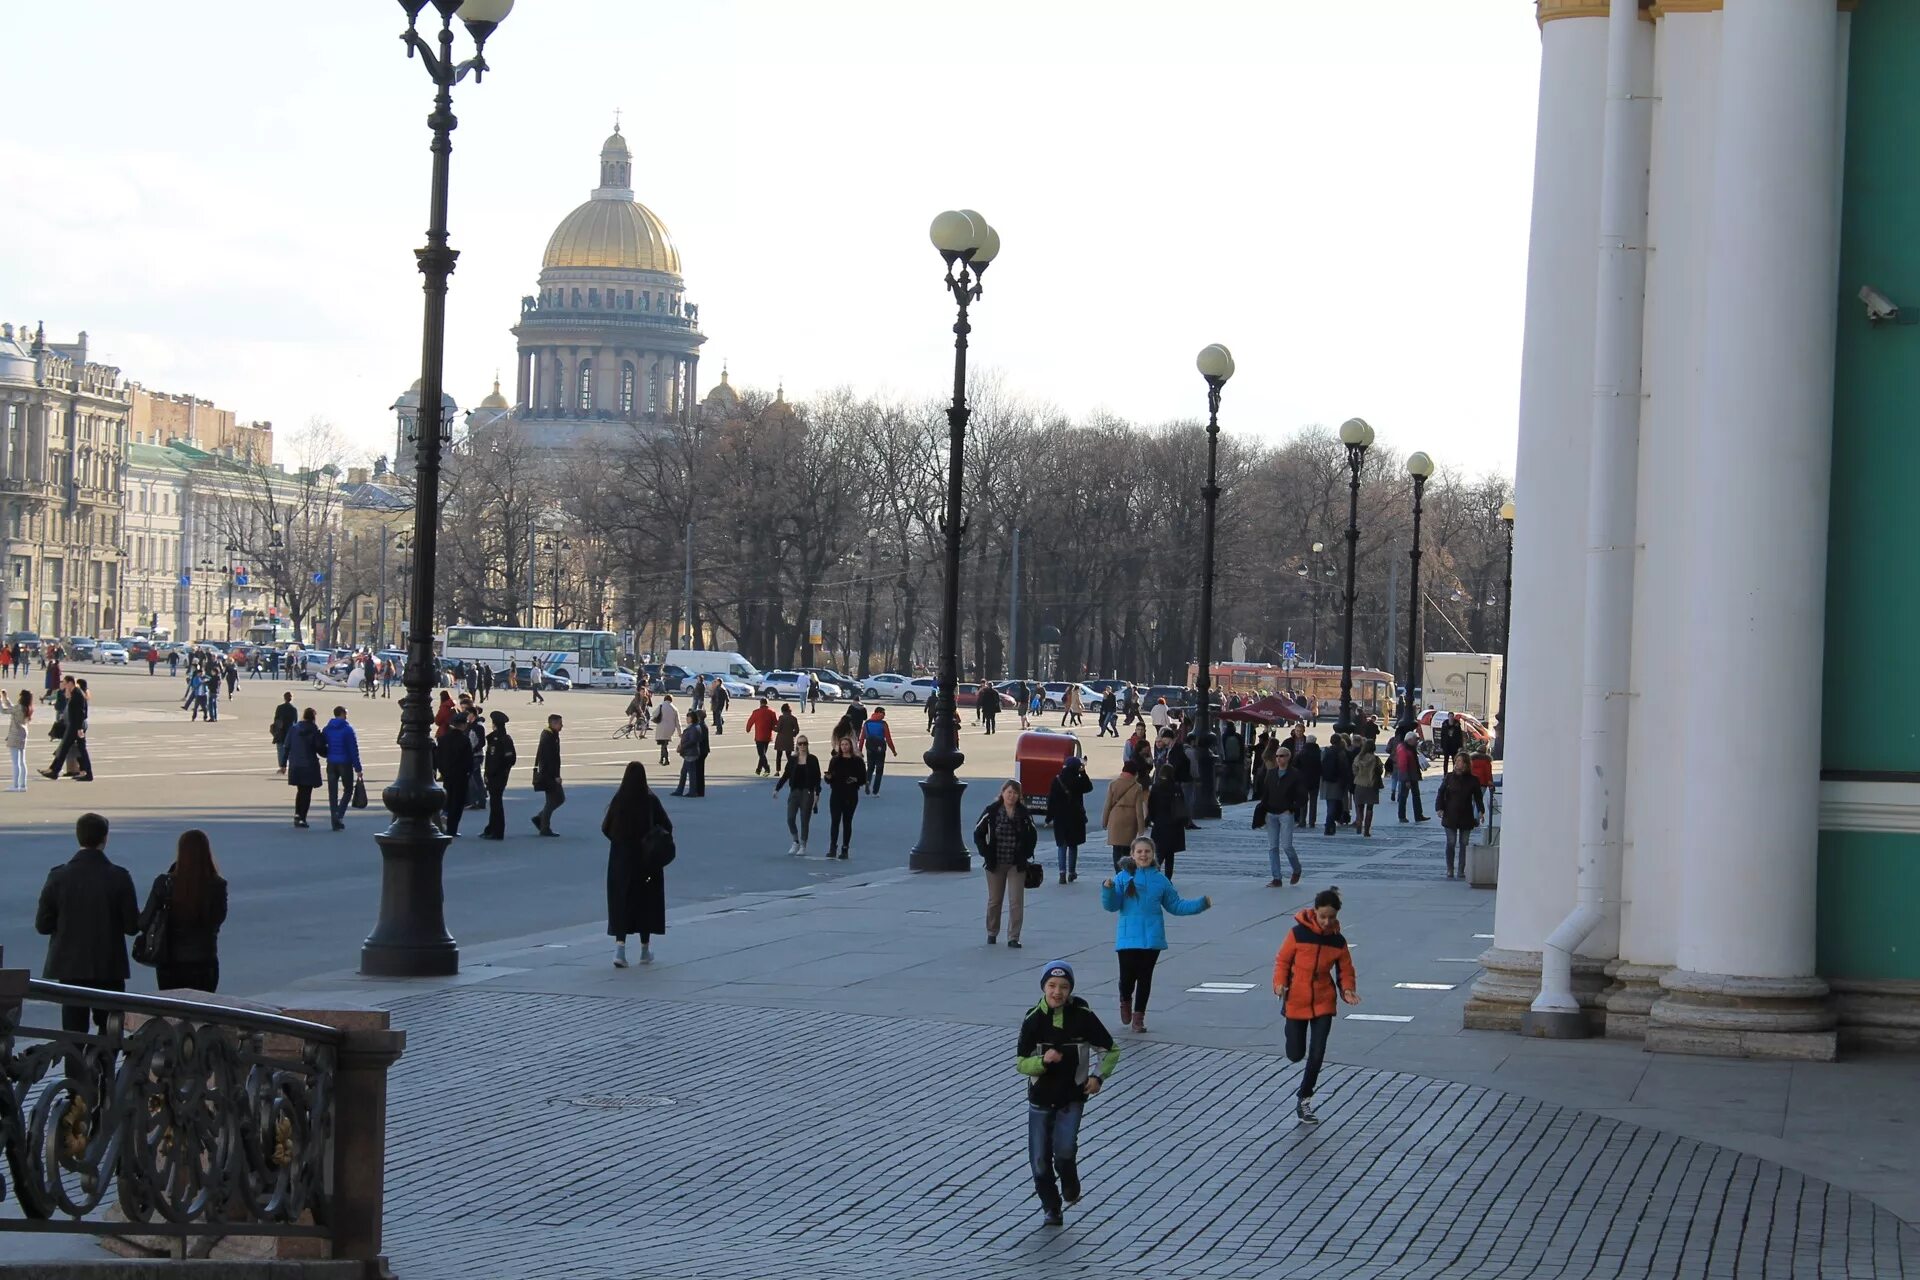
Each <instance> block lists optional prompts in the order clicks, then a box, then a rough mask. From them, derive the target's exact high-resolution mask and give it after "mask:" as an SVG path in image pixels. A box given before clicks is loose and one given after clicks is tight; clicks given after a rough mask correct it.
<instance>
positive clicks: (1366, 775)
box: [1352, 738, 1384, 836]
mask: <svg viewBox="0 0 1920 1280" xmlns="http://www.w3.org/2000/svg"><path fill="white" fill-rule="evenodd" d="M1352 767H1353V829H1354V830H1355V831H1357V832H1359V833H1360V834H1361V835H1363V836H1371V835H1373V810H1374V807H1375V806H1376V805H1378V804H1379V803H1380V779H1381V775H1382V773H1383V772H1384V770H1383V768H1382V766H1381V763H1380V753H1379V752H1378V751H1375V750H1374V749H1373V748H1372V747H1371V746H1369V745H1368V744H1367V741H1366V739H1364V738H1357V739H1355V741H1354V747H1353V766H1352Z"/></svg>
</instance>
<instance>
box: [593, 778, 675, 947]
mask: <svg viewBox="0 0 1920 1280" xmlns="http://www.w3.org/2000/svg"><path fill="white" fill-rule="evenodd" d="M600 834H601V835H603V836H605V837H606V838H607V932H608V933H609V934H611V935H613V967H614V968H616V969H624V968H626V967H627V935H628V934H630V933H637V934H639V935H640V963H641V964H652V963H653V939H654V938H655V937H657V936H658V935H660V934H663V933H665V932H666V931H667V882H666V868H667V864H668V863H670V862H672V861H673V857H674V848H673V819H671V818H669V817H668V816H667V807H666V806H665V805H663V804H661V803H660V797H659V796H657V795H655V794H654V793H653V789H652V788H651V787H649V786H648V785H647V766H646V765H644V764H642V763H640V761H638V760H629V761H627V771H626V773H624V774H622V775H621V778H620V789H619V790H618V791H615V792H614V793H613V799H612V800H611V801H609V802H608V804H607V816H606V817H605V818H603V819H601V821H600Z"/></svg>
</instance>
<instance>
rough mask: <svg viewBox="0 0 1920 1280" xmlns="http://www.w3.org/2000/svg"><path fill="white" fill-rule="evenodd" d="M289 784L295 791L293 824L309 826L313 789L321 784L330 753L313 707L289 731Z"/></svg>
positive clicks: (301, 715)
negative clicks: (322, 765) (324, 762)
mask: <svg viewBox="0 0 1920 1280" xmlns="http://www.w3.org/2000/svg"><path fill="white" fill-rule="evenodd" d="M286 741H287V785H288V786H290V787H292V788H293V825H294V826H296V827H305V826H306V825H307V810H308V809H309V807H311V806H312V804H313V789H314V788H315V787H317V786H319V785H320V761H321V759H322V758H323V757H324V756H325V755H326V753H327V744H326V739H325V738H323V737H322V736H321V734H320V726H319V725H318V724H317V723H315V719H314V714H313V708H312V707H308V708H307V709H306V710H305V711H302V712H301V713H300V719H299V721H298V722H297V723H296V724H295V725H294V726H293V727H292V728H291V729H288V730H287V739H286Z"/></svg>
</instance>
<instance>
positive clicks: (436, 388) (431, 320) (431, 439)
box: [360, 0, 513, 977]
mask: <svg viewBox="0 0 1920 1280" xmlns="http://www.w3.org/2000/svg"><path fill="white" fill-rule="evenodd" d="M432 2H433V8H434V10H435V11H436V12H438V13H439V15H440V31H439V38H438V44H439V48H438V50H437V51H436V49H435V48H434V44H433V42H431V41H430V40H429V39H428V38H427V37H425V36H422V35H421V34H420V32H419V30H418V29H417V28H416V26H415V23H416V22H417V21H418V19H419V17H420V14H421V12H422V11H424V10H425V9H426V8H427V0H400V7H401V8H402V9H403V10H405V11H406V15H407V30H406V32H405V33H404V34H403V35H402V36H401V37H400V38H401V40H402V41H403V42H405V44H406V46H407V56H408V57H409V58H411V57H413V56H415V55H416V54H417V55H418V56H419V58H420V62H421V65H423V66H424V67H425V68H426V70H427V75H428V76H429V77H430V78H431V79H432V80H433V83H434V86H435V89H436V90H437V92H436V94H435V96H434V100H433V114H431V115H429V116H428V117H427V125H428V127H429V128H431V129H432V130H433V143H432V150H433V186H432V193H431V195H430V196H429V201H428V221H427V244H426V247H425V248H424V249H418V250H415V256H416V258H417V259H418V260H419V267H420V273H421V275H423V276H424V277H425V281H424V283H423V286H422V287H423V288H424V290H425V292H426V314H425V318H424V320H423V322H422V324H421V350H420V406H421V412H420V413H419V415H418V416H417V417H416V418H415V420H414V422H413V437H414V440H415V453H414V494H415V501H414V508H413V546H414V548H415V551H416V553H417V554H418V556H419V560H418V565H419V572H418V573H416V574H414V575H413V583H412V587H413V591H412V598H411V599H410V600H409V602H408V613H409V615H410V616H409V617H408V618H407V671H406V677H405V685H406V691H407V692H406V696H405V697H404V698H402V699H401V702H400V739H399V742H400V768H399V771H398V772H397V773H396V775H395V776H394V780H393V782H392V784H391V785H390V786H388V787H387V789H386V790H385V791H384V792H382V793H381V796H380V799H381V802H382V803H384V804H385V805H386V806H387V812H389V813H391V814H392V815H393V823H392V825H390V826H389V827H388V828H387V829H386V831H384V832H383V833H381V834H380V835H379V836H376V837H375V843H377V844H378V845H379V846H380V857H381V877H380V918H379V920H378V921H377V922H376V923H375V924H374V926H373V932H372V933H370V934H368V935H367V940H366V943H365V945H363V946H362V947H361V948H360V972H362V973H365V974H372V975H376V976H381V977H424V976H434V975H441V974H450V973H455V972H458V970H459V968H460V948H459V947H458V946H457V945H456V944H455V943H454V940H453V937H452V936H451V935H450V934H448V932H447V926H446V914H445V909H444V908H445V888H444V886H443V884H442V882H441V861H442V859H443V857H444V856H445V854H446V850H447V845H448V844H450V843H451V838H450V837H448V836H447V835H445V834H444V833H443V832H442V831H441V830H440V828H439V827H438V826H437V825H435V823H434V820H433V818H434V815H435V814H437V813H439V812H440V810H441V809H442V808H443V807H444V804H445V796H444V794H443V793H442V792H441V790H440V787H439V785H438V784H437V783H435V782H434V779H433V708H432V706H431V705H430V703H429V698H430V696H431V690H432V687H433V683H434V674H435V672H434V660H433V587H434V582H433V563H434V550H435V547H436V545H437V543H438V540H439V532H440V529H439V525H440V450H441V446H442V445H444V444H445V443H447V441H448V440H449V438H450V437H451V434H452V432H451V428H452V422H451V421H450V420H449V419H448V417H447V416H446V413H445V410H444V409H443V408H442V407H441V406H442V397H443V392H442V387H441V365H442V363H443V360H444V357H445V353H446V320H447V277H448V276H449V275H451V274H453V264H454V261H455V259H456V258H457V257H458V256H459V254H458V252H457V251H456V250H453V249H449V248H448V247H447V159H448V156H449V155H450V154H451V152H452V150H453V139H452V134H453V130H454V126H455V124H456V123H457V122H456V121H455V120H454V116H453V86H454V85H456V84H458V83H459V82H460V81H461V80H462V79H464V78H465V77H466V74H467V73H468V72H469V71H471V72H473V73H474V79H475V81H478V80H479V79H480V78H481V77H482V76H483V75H484V74H485V73H486V70H487V63H486V59H485V58H484V56H483V51H484V50H485V48H486V43H487V37H488V36H490V35H492V34H493V29H494V28H495V27H496V26H498V25H499V24H500V22H501V21H502V20H503V19H505V18H506V16H507V14H508V12H509V11H511V10H512V8H513V0H464V3H463V2H462V0H432ZM456 14H458V15H459V17H460V20H461V21H462V22H464V23H465V24H466V27H467V32H468V34H469V35H471V36H472V37H473V57H471V58H469V59H467V60H466V61H465V62H455V61H454V57H453V19H454V15H456ZM429 414H431V417H429Z"/></svg>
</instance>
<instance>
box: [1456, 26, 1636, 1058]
mask: <svg viewBox="0 0 1920 1280" xmlns="http://www.w3.org/2000/svg"><path fill="white" fill-rule="evenodd" d="M1606 13H1607V5H1606V4H1605V3H1604V2H1601V3H1580V4H1575V3H1570V2H1569V0H1541V3H1540V7H1539V15H1540V43H1541V51H1540V107H1539V121H1538V126H1537V131H1536V134H1535V142H1534V174H1533V216H1532V227H1531V232H1530V240H1529V248H1528V253H1527V315H1526V329H1525V337H1524V339H1523V343H1524V345H1523V348H1522V352H1521V362H1520V424H1519V425H1520V441H1519V456H1518V464H1517V466H1516V468H1515V480H1514V489H1515V494H1516V497H1517V500H1518V502H1519V504H1520V505H1521V507H1522V509H1523V510H1524V511H1526V512H1527V515H1526V517H1525V520H1524V522H1523V524H1522V525H1521V526H1520V532H1519V534H1518V536H1517V537H1516V538H1515V541H1514V554H1513V595H1512V599H1513V626H1512V634H1511V638H1510V640H1509V647H1508V655H1509V656H1508V665H1507V710H1506V722H1505V723H1506V726H1507V749H1506V773H1505V780H1504V781H1503V783H1502V784H1501V785H1502V789H1503V794H1504V802H1503V803H1504V809H1503V812H1502V816H1501V833H1500V844H1501V857H1500V888H1499V894H1498V897H1497V900H1496V905H1495V909H1494V945H1493V946H1492V947H1491V948H1490V949H1489V950H1488V951H1487V952H1486V954H1485V955H1484V956H1483V957H1482V963H1483V964H1484V965H1485V967H1486V972H1485V973H1484V974H1482V975H1481V977H1480V979H1479V980H1478V981H1477V982H1476V983H1475V984H1474V989H1473V995H1472V998H1471V999H1470V1000H1469V1001H1468V1003H1467V1007H1466V1013H1465V1022H1466V1025H1467V1026H1469V1027H1482V1028H1495V1029H1502V1030H1511V1029H1517V1028H1518V1027H1519V1025H1520V1020H1521V1016H1522V1015H1523V1014H1524V1013H1525V1012H1526V1010H1527V1008H1528V1006H1529V1005H1530V1004H1531V1003H1532V1001H1533V998H1534V995H1535V993H1536V992H1537V991H1538V990H1539V987H1540V978H1539V975H1540V948H1541V943H1542V941H1543V940H1544V939H1545V937H1546V935H1547V933H1548V931H1549V930H1551V929H1552V928H1553V927H1554V926H1555V925H1556V924H1557V923H1559V921H1560V918H1561V917H1562V916H1563V915H1565V914H1566V910H1567V906H1568V903H1569V897H1570V892H1571V887H1572V885H1573V880H1574V858H1575V852H1576V849H1577V847H1578V843H1579V839H1578V833H1577V829H1576V818H1577V816H1578V813H1579V794H1580V792H1579V783H1578V778H1577V777H1576V769H1575V760H1574V756H1575V753H1574V752H1572V751H1571V750H1570V749H1569V748H1570V743H1569V740H1568V738H1569V733H1570V730H1571V729H1572V727H1573V726H1576V725H1578V724H1579V723H1580V682H1579V680H1578V679H1576V678H1575V677H1574V675H1573V674H1572V673H1575V672H1578V671H1579V670H1580V666H1581V648H1582V621H1583V617H1584V604H1583V600H1584V590H1585V572H1584V553H1585V549H1586V527H1587V483H1586V467H1587V452H1588V450H1587V444H1588V439H1589V436H1590V435H1591V426H1592V411H1591V404H1592V397H1593V336H1594V296H1595V283H1596V277H1595V273H1594V245H1595V243H1596V239H1597V237H1598V234H1599V201H1600V136H1601V115H1602V107H1603V105H1604V93H1605V87H1606V62H1607V22H1606ZM1536 513H1537V515H1536ZM1599 968H1600V967H1599V966H1598V965H1597V964H1594V965H1586V966H1576V970H1575V979H1576V986H1577V988H1579V989H1580V990H1581V991H1582V992H1583V993H1585V994H1588V995H1592V994H1597V992H1598V989H1599V986H1600V981H1601V974H1600V971H1599Z"/></svg>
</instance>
